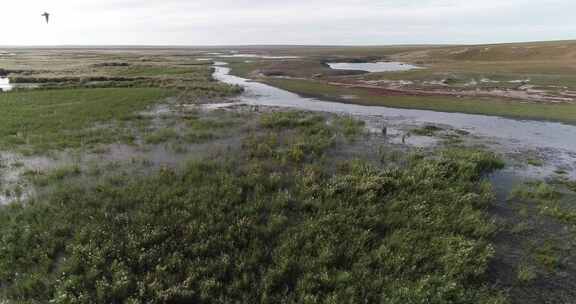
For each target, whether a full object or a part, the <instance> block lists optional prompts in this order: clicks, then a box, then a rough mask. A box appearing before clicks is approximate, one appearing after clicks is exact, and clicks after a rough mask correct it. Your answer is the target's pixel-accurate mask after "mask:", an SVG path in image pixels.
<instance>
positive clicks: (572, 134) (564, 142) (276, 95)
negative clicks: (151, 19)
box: [214, 63, 576, 176]
mask: <svg viewBox="0 0 576 304" xmlns="http://www.w3.org/2000/svg"><path fill="white" fill-rule="evenodd" d="M224 65H225V63H217V64H216V65H215V73H214V77H215V78H216V79H218V80H220V81H222V82H225V83H229V84H235V85H240V86H242V87H244V89H245V93H244V94H243V95H242V96H241V97H240V101H241V102H243V103H246V104H251V105H266V106H278V107H289V108H297V109H303V110H310V111H321V112H332V113H343V114H351V115H357V116H370V117H374V116H378V117H381V118H382V121H385V122H386V123H390V124H397V125H401V124H417V125H424V124H441V125H450V126H451V127H454V128H457V129H463V130H466V131H469V132H470V133H472V134H474V135H477V136H482V137H487V138H490V139H491V140H493V141H494V142H496V143H500V144H502V145H506V146H507V147H508V149H507V150H510V151H513V150H523V149H536V150H545V151H553V152H554V153H553V154H554V155H555V156H554V157H555V158H557V159H558V160H559V161H561V162H562V163H563V164H568V165H569V166H570V167H573V169H572V170H571V171H572V172H571V173H572V175H573V176H574V175H575V174H576V168H574V167H575V166H576V126H574V125H568V124H563V123H558V122H546V121H534V120H517V119H510V118H503V117H497V116H486V115H474V114H463V113H446V112H436V111H427V110H411V109H397V108H388V107H381V106H363V105H355V104H345V103H338V102H329V101H323V100H319V99H314V98H306V97H302V96H299V95H297V94H294V93H291V92H288V91H285V90H282V89H279V88H276V87H273V86H270V85H266V84H263V83H259V82H253V81H250V80H249V79H245V78H241V77H237V76H233V75H230V68H228V67H225V66H224Z"/></svg>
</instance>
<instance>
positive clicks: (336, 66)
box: [328, 61, 422, 73]
mask: <svg viewBox="0 0 576 304" xmlns="http://www.w3.org/2000/svg"><path fill="white" fill-rule="evenodd" d="M328 66H330V68H331V69H333V70H348V71H366V72H370V73H378V72H400V71H410V70H416V69H422V67H419V66H415V65H411V64H407V63H402V62H392V61H391V62H364V63H352V62H329V63H328Z"/></svg>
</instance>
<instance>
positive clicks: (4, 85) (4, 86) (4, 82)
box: [0, 77, 12, 92]
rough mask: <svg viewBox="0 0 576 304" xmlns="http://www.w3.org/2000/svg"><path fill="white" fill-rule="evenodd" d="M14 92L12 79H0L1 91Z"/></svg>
mask: <svg viewBox="0 0 576 304" xmlns="http://www.w3.org/2000/svg"><path fill="white" fill-rule="evenodd" d="M10 90H12V85H11V84H10V79H8V78H3V77H0V91H4V92H6V91H10Z"/></svg>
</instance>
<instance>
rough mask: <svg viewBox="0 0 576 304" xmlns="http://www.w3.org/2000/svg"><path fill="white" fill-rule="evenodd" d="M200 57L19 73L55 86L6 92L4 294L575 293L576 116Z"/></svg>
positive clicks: (127, 58) (96, 61)
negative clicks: (250, 69) (260, 70)
mask: <svg viewBox="0 0 576 304" xmlns="http://www.w3.org/2000/svg"><path fill="white" fill-rule="evenodd" d="M188 52H190V51H187V52H184V51H179V52H177V54H167V53H160V54H158V53H146V52H144V53H142V52H135V51H131V52H127V51H125V52H122V51H114V52H109V53H105V54H98V53H92V52H90V53H83V54H74V55H70V54H67V55H65V56H62V57H60V55H57V56H56V57H53V56H55V55H54V54H43V55H42V56H40V58H41V59H42V60H40V61H42V62H45V59H46V58H59V60H63V61H65V62H66V63H67V66H74V69H64V70H62V69H61V68H58V69H55V70H52V71H46V70H44V71H41V72H34V71H32V72H30V71H29V72H27V74H28V75H27V76H23V75H22V72H21V71H20V72H18V74H19V75H20V76H19V77H26V78H25V79H23V80H22V81H35V82H36V83H39V84H41V85H40V87H42V86H43V85H42V84H44V83H46V85H45V86H44V88H45V89H47V88H50V89H51V90H37V91H34V92H33V93H29V92H20V91H18V90H17V91H16V92H11V93H6V94H11V95H5V96H4V97H3V98H4V99H2V96H0V102H2V101H3V102H4V103H3V104H0V107H2V106H4V110H6V111H12V112H11V113H12V114H13V116H16V117H18V118H19V119H18V120H13V121H8V120H5V121H3V122H0V125H2V124H3V125H2V126H3V130H4V131H2V132H4V133H5V134H3V135H4V136H3V139H2V140H0V144H1V145H0V146H1V147H2V148H1V149H0V150H1V151H2V152H0V190H1V191H0V204H4V208H3V209H0V233H1V235H2V237H1V238H0V242H1V244H0V245H1V246H0V248H1V249H0V250H1V252H0V253H1V254H0V299H2V298H7V299H10V300H12V301H14V302H18V303H20V302H22V303H32V302H38V301H39V302H46V301H49V300H54V299H60V300H62V301H77V302H82V301H85V302H86V301H88V302H90V300H86V299H98V302H101V303H110V302H115V301H116V302H118V301H120V302H124V301H136V302H138V301H149V300H150V299H155V300H158V301H203V302H210V303H226V302H230V301H243V302H259V301H260V302H269V301H272V300H273V301H288V302H290V301H293V302H294V303H296V302H301V301H300V300H302V301H303V299H304V298H306V299H312V298H315V299H317V300H318V302H322V299H328V300H329V299H332V300H334V299H348V300H350V301H351V302H358V301H361V300H362V299H363V300H366V299H371V300H374V301H376V300H377V299H379V300H382V297H385V299H386V300H387V301H389V302H394V301H396V302H398V303H408V302H414V301H427V302H430V303H446V302H448V301H452V302H455V303H480V302H486V303H506V302H509V303H544V302H547V303H569V302H571V301H573V300H574V299H576V294H574V290H576V289H575V287H576V286H574V285H573V282H576V258H575V256H574V254H573V252H575V251H574V250H576V247H575V246H576V232H575V229H574V228H576V220H575V219H576V215H575V214H576V213H574V212H575V210H576V209H574V206H575V205H574V204H576V201H575V198H576V192H575V191H576V183H575V182H574V180H576V147H575V146H574V144H573V143H574V142H576V141H570V140H567V139H568V138H570V136H572V135H573V134H576V133H573V132H574V130H575V127H574V126H571V125H566V124H561V123H551V122H538V121H519V120H511V119H504V118H497V117H489V116H478V115H464V114H454V113H439V112H429V111H414V110H401V109H392V108H385V107H368V106H359V105H350V104H341V103H334V102H326V101H322V100H319V99H314V98H304V97H300V96H298V95H296V94H293V93H290V92H287V91H283V90H279V89H277V88H274V87H271V86H269V85H265V84H261V83H256V82H250V81H248V80H247V79H243V78H239V77H234V76H230V75H228V73H229V69H228V68H227V67H225V65H226V64H225V63H217V64H216V67H215V69H214V70H212V67H211V66H210V65H208V64H205V63H204V62H206V63H210V60H209V58H207V57H208V56H215V57H216V56H230V57H225V58H227V59H234V60H235V59H237V58H241V57H247V58H252V59H263V60H279V61H283V60H294V59H295V58H291V57H299V56H289V55H278V56H275V55H274V56H273V55H266V54H245V53H242V52H239V53H234V52H230V51H219V52H211V51H198V52H192V53H188ZM247 55H253V56H247ZM27 56H29V57H26V58H27V59H26V58H23V59H19V60H21V61H15V62H14V63H13V66H12V68H14V69H22V68H23V67H25V65H23V63H22V61H23V60H30V62H34V60H33V59H34V58H38V57H37V56H38V55H30V54H29V55H27ZM11 57H12V56H11ZM15 57H16V58H18V55H16V56H15ZM257 57H258V58H257ZM198 59H208V60H198ZM87 61H88V63H86V62H87ZM198 62H201V63H202V64H201V65H199V66H197V65H198ZM19 65H20V66H19ZM58 66H60V65H58ZM190 67H192V68H190ZM91 69H93V70H92V71H91V72H89V71H90V70H91ZM213 72H214V74H213V76H214V79H212V76H211V75H212V73H213ZM86 73H97V74H98V75H99V76H98V77H99V78H92V79H91V80H90V81H89V85H91V86H93V88H92V89H91V90H94V91H86V89H85V86H86V85H87V83H86V82H85V77H86ZM30 74H32V75H34V76H30ZM80 75H82V76H80ZM112 75H114V76H112ZM119 75H122V76H119ZM102 77H103V78H102ZM111 77H121V78H118V79H116V78H111ZM115 79H116V80H115ZM215 80H219V81H221V82H223V83H227V84H228V85H224V84H222V83H218V82H216V81H215ZM118 83H123V85H122V87H123V88H122V89H115V90H111V89H110V88H108V86H113V87H116V86H117V85H118ZM127 84H129V85H127ZM143 85H145V86H147V87H148V86H153V87H154V89H152V90H142V89H141V88H140V86H143ZM237 86H241V87H242V88H243V90H244V93H242V94H241V95H239V96H235V97H231V96H233V95H234V94H237V93H238V92H239V88H238V87H237ZM64 88H65V89H64ZM63 89H64V90H63ZM82 90H84V91H82ZM78 94H80V95H81V96H84V97H83V98H82V100H81V101H78V100H76V102H73V100H72V99H74V98H75V96H80V95H78ZM129 95H131V96H133V97H134V96H135V97H136V98H128V97H126V96H129ZM123 96H124V98H125V99H123V100H122V103H114V102H112V101H113V100H117V99H118V98H122V97H123ZM348 97H349V98H361V97H360V96H348ZM46 100H50V102H46ZM95 100H97V101H98V102H99V103H103V102H107V104H108V107H102V106H100V107H93V108H90V111H88V112H90V113H89V114H90V115H68V114H67V113H68V112H67V111H72V112H74V113H82V112H81V111H80V110H82V109H86V108H88V105H90V102H91V101H92V102H93V101H95ZM75 105H77V106H78V108H73V107H74V106H75ZM22 106H26V107H27V108H23V107H22ZM70 107H72V108H70ZM46 109H49V110H46ZM63 109H68V110H63ZM109 109H110V110H112V111H108V110H109ZM40 114H42V115H40ZM56 118H57V119H56ZM43 119H44V121H45V122H48V123H47V124H43V123H42V121H43ZM55 120H57V121H59V123H60V124H59V125H58V126H57V127H54V121H55ZM22 122H27V123H26V124H23V123H22ZM24 125H27V126H28V127H24ZM30 126H37V127H35V128H32V127H30ZM48 139H49V140H48ZM478 151H487V152H478ZM498 159H501V160H503V162H504V163H505V167H503V168H502V167H501V165H502V163H501V161H500V160H498ZM486 181H489V182H490V183H487V182H486ZM190 202H194V203H193V204H191V203H190ZM78 206H81V208H80V207H78ZM359 206H362V207H359ZM78 208H79V209H78ZM184 219H185V220H184ZM78 221H79V222H81V223H82V225H81V226H78ZM22 227H28V228H26V229H27V230H26V229H25V230H22ZM338 227H340V228H342V227H345V229H340V228H338ZM40 231H42V233H38V232H40ZM198 235H199V236H201V237H200V238H196V236H198ZM220 236H225V238H226V241H225V242H222V240H221V239H220ZM317 236H320V237H317ZM111 239H114V240H116V241H114V242H110V240H111ZM16 240H17V241H16ZM110 244H116V245H114V246H111V245H110ZM117 244H125V245H122V246H120V248H119V247H118V245H117ZM339 244H340V245H339ZM342 244H345V246H344V247H342ZM374 244H378V245H377V246H375V245H374ZM27 246H32V247H31V248H32V249H31V248H28V247H27ZM142 248H146V250H144V251H142V250H141V249H142ZM340 253H342V254H340ZM190 256H195V257H197V259H196V260H195V261H193V262H191V261H190V260H189V259H187V258H186V257H190ZM213 257H214V259H213ZM394 257H397V258H400V259H401V260H402V261H404V262H402V263H395V262H394V261H396V260H397V259H395V258H394ZM80 261H81V262H80ZM232 261H240V262H239V263H235V262H232ZM455 261H458V263H459V264H457V263H454V262H455ZM183 265H185V266H183ZM406 265H412V266H413V268H412V269H414V271H412V270H409V269H407V268H406ZM54 269H58V273H61V275H60V274H56V273H55V272H54ZM139 269H152V270H150V271H145V272H142V271H140V270H139ZM379 270H382V273H380V272H378V271H379ZM230 273H234V274H235V275H233V276H232V277H230V276H229V275H228V274H230ZM321 273H324V274H326V275H323V276H320V275H319V274H321ZM237 278H238V279H237ZM240 278H243V279H240ZM254 282H257V285H258V286H255V285H254V284H255V283H254ZM398 286H402V287H405V288H408V290H409V291H407V292H400V293H396V292H395V291H397V290H399V289H398ZM418 290H419V291H418ZM383 294H384V295H383ZM83 299H84V300H83ZM432 299H436V300H432ZM328 300H326V301H328Z"/></svg>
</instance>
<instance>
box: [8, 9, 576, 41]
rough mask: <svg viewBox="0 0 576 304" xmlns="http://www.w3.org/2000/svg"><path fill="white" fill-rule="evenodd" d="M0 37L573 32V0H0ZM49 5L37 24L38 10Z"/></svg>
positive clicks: (491, 37) (503, 36) (479, 36)
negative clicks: (47, 19)
mask: <svg viewBox="0 0 576 304" xmlns="http://www.w3.org/2000/svg"><path fill="white" fill-rule="evenodd" d="M1 1H2V2H1V3H0V45H191V46H193V45H250V44H267V45H268V44H298V45H390V44H464V43H469V44H475V43H498V42H520V41H541V40H565V39H576V18H575V17H574V16H575V15H574V14H575V12H576V1H575V0H15V1H14V0H1ZM45 11H46V12H49V13H51V20H50V23H49V24H46V23H45V21H44V19H43V17H42V16H41V14H42V13H43V12H45Z"/></svg>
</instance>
